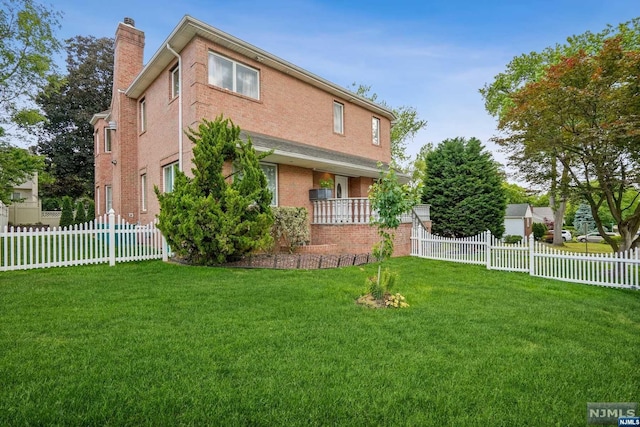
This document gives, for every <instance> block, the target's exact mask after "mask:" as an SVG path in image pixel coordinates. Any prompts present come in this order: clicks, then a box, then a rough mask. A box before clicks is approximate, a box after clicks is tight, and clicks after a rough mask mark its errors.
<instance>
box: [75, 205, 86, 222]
mask: <svg viewBox="0 0 640 427" xmlns="http://www.w3.org/2000/svg"><path fill="white" fill-rule="evenodd" d="M85 222H87V212H86V211H85V209H84V203H82V201H80V202H78V203H77V204H76V217H75V218H74V220H73V223H74V224H84V223H85Z"/></svg>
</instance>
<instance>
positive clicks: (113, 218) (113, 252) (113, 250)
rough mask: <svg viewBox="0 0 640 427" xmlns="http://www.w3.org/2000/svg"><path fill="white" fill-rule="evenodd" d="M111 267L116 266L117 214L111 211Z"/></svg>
mask: <svg viewBox="0 0 640 427" xmlns="http://www.w3.org/2000/svg"><path fill="white" fill-rule="evenodd" d="M108 224H109V265H110V266H112V267H113V266H114V265H116V212H115V211H114V210H113V208H111V209H109V222H108Z"/></svg>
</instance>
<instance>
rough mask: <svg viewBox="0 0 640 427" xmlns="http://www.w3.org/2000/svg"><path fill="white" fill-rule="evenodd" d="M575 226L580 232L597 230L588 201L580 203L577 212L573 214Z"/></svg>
mask: <svg viewBox="0 0 640 427" xmlns="http://www.w3.org/2000/svg"><path fill="white" fill-rule="evenodd" d="M573 226H574V228H575V229H576V231H577V232H578V234H587V233H591V232H592V231H594V230H595V226H596V222H595V221H594V220H593V215H592V214H591V208H590V207H589V205H588V204H586V203H580V206H578V210H576V214H575V215H574V216H573Z"/></svg>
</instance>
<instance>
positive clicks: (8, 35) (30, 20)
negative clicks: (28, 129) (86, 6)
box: [0, 0, 61, 137]
mask: <svg viewBox="0 0 640 427" xmlns="http://www.w3.org/2000/svg"><path fill="white" fill-rule="evenodd" d="M60 18H61V14H60V13H59V12H56V11H54V10H52V9H48V8H47V7H45V6H42V5H40V4H38V3H36V2H34V1H32V0H3V1H2V8H0V40H2V42H1V43H0V137H2V136H3V135H4V134H5V132H6V129H5V128H4V127H3V126H6V125H7V124H10V123H17V124H29V123H33V122H35V121H39V120H41V119H42V117H41V116H40V115H39V114H38V113H37V112H36V110H34V109H30V108H28V107H29V102H30V100H31V99H32V98H33V96H34V94H35V93H36V92H37V91H38V89H39V88H42V87H44V85H45V84H46V83H47V78H48V76H49V73H50V72H51V71H52V70H53V69H54V67H55V65H54V60H53V55H54V54H55V53H56V52H57V51H58V50H59V47H60V44H59V42H58V40H57V39H56V37H55V35H54V32H55V30H56V29H58V28H60V23H59V19H60Z"/></svg>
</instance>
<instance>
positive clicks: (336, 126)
mask: <svg viewBox="0 0 640 427" xmlns="http://www.w3.org/2000/svg"><path fill="white" fill-rule="evenodd" d="M333 131H334V132H335V133H339V134H343V133H344V105H342V104H341V103H339V102H335V101H334V102H333Z"/></svg>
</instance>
